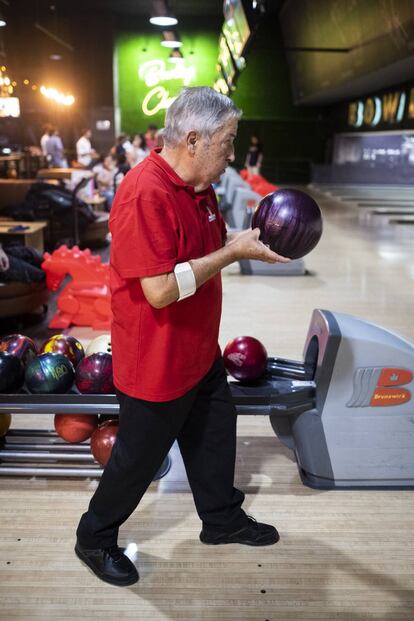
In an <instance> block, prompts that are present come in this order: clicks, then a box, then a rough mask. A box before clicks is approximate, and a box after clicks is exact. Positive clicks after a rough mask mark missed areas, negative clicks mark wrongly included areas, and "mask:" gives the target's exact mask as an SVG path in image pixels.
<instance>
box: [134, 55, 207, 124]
mask: <svg viewBox="0 0 414 621" xmlns="http://www.w3.org/2000/svg"><path fill="white" fill-rule="evenodd" d="M184 63H185V61H184V59H182V60H181V61H180V62H174V66H173V67H172V68H171V69H170V68H168V67H167V65H166V62H165V61H164V60H158V59H157V60H149V61H148V62H145V63H143V64H142V65H140V66H139V68H138V78H139V79H140V80H142V81H143V82H145V84H146V86H148V87H149V88H150V90H149V91H148V93H147V94H146V95H145V97H144V99H143V102H142V111H143V113H144V114H145V115H146V116H153V115H154V114H157V112H160V110H163V109H164V110H166V109H167V108H169V107H170V106H171V104H172V102H173V101H174V99H176V96H171V95H170V92H169V91H168V90H167V88H165V86H162V85H161V84H160V82H168V81H170V80H181V81H182V83H183V86H189V85H190V84H191V82H193V81H194V79H195V77H196V69H195V67H194V66H193V65H191V66H186V65H185V64H184Z"/></svg>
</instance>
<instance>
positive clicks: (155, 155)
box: [148, 147, 209, 197]
mask: <svg viewBox="0 0 414 621" xmlns="http://www.w3.org/2000/svg"><path fill="white" fill-rule="evenodd" d="M161 151H162V147H156V148H155V149H152V151H151V152H150V154H149V156H148V157H149V158H150V159H151V160H152V161H153V162H154V164H156V165H157V166H159V167H160V168H162V169H163V171H164V172H165V173H166V174H167V176H168V178H169V179H170V181H171V182H172V183H173V184H174V185H176V186H179V187H181V188H185V189H186V190H189V191H190V192H192V193H193V194H195V196H196V197H198V196H200V197H203V196H206V194H208V190H209V188H207V189H206V190H202V191H201V192H196V191H195V189H194V186H193V185H190V184H189V183H186V182H185V181H184V180H183V179H181V177H179V176H178V175H177V173H176V172H175V170H174V169H173V168H171V166H170V165H169V164H168V162H167V161H166V160H165V159H164V158H163V157H161V156H160V153H161Z"/></svg>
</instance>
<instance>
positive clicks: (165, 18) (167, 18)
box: [150, 0, 178, 26]
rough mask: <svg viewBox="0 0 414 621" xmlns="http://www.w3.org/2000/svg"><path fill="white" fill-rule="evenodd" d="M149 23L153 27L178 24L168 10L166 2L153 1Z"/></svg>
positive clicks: (164, 0) (163, 0)
mask: <svg viewBox="0 0 414 621" xmlns="http://www.w3.org/2000/svg"><path fill="white" fill-rule="evenodd" d="M150 22H151V24H154V25H155V26H175V25H176V24H178V20H177V19H176V18H175V17H174V16H173V15H172V14H171V11H170V10H169V9H168V2H166V0H153V2H152V11H151V17H150Z"/></svg>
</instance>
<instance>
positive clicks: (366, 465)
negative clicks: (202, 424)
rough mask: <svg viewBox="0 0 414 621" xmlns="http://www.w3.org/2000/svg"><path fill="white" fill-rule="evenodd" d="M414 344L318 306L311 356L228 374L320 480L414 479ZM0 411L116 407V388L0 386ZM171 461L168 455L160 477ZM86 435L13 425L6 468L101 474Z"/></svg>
mask: <svg viewBox="0 0 414 621" xmlns="http://www.w3.org/2000/svg"><path fill="white" fill-rule="evenodd" d="M413 371H414V344H413V343H411V342H409V341H407V340H405V339H403V338H401V337H399V336H398V335H396V334H394V333H392V332H390V331H388V330H385V329H384V328H381V327H379V326H376V325H374V324H372V323H369V322H367V321H363V320H361V319H357V318H355V317H352V316H350V315H345V314H340V313H334V312H330V311H326V310H319V309H317V310H315V311H314V312H313V315H312V318H311V321H310V325H309V330H308V335H307V338H306V341H305V346H304V355H303V361H292V360H285V359H281V358H269V359H268V364H267V371H266V375H265V377H264V378H263V379H261V380H260V381H258V382H255V383H252V384H242V383H240V382H230V388H231V391H232V395H233V400H234V403H235V405H236V408H237V410H238V413H239V415H264V416H269V419H270V424H271V426H272V429H273V431H274V432H275V434H276V436H277V437H278V438H279V440H280V441H281V442H282V443H283V444H285V445H286V446H287V447H288V448H289V449H291V450H292V451H293V453H294V456H295V459H296V462H297V466H298V470H299V473H300V476H301V479H302V481H303V483H304V484H305V485H308V486H310V487H313V488H317V489H358V488H362V489H364V488H365V489H367V488H383V489H396V488H397V489H401V488H413V487H414V407H413V403H412V400H411V399H412V390H413V388H414V385H413ZM0 412H9V413H12V414H17V415H18V414H45V413H50V414H56V413H58V414H60V413H68V414H69V413H76V414H85V415H88V414H97V413H99V414H110V415H113V416H117V414H118V403H117V401H116V397H115V396H114V395H81V394H77V393H74V392H73V393H68V394H65V395H33V394H27V393H24V392H21V393H19V394H16V395H7V394H1V395H0ZM169 467H170V462H169V458H168V459H166V461H165V462H164V464H162V466H161V468H160V471H159V473H158V474H157V477H156V478H160V477H161V476H164V474H166V472H168V469H169ZM101 472H102V469H101V468H100V467H98V466H97V465H96V464H95V463H94V460H93V457H92V455H91V454H90V451H89V445H88V443H87V442H86V443H82V444H79V445H71V444H67V443H64V442H63V441H62V440H61V439H60V438H59V437H58V436H57V435H56V434H55V433H54V432H41V431H37V432H36V431H24V430H11V431H9V433H8V434H7V435H6V436H5V438H3V439H2V440H1V441H0V475H2V474H3V475H8V476H10V475H26V476H27V475H32V476H37V475H45V476H82V477H93V476H99V475H100V474H101Z"/></svg>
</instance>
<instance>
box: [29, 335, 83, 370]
mask: <svg viewBox="0 0 414 621" xmlns="http://www.w3.org/2000/svg"><path fill="white" fill-rule="evenodd" d="M40 352H41V353H54V354H62V355H63V356H66V357H67V358H69V360H70V361H71V363H72V364H73V366H74V367H75V369H76V367H77V366H78V364H79V362H80V361H81V360H82V358H83V357H84V356H85V350H84V349H83V345H82V343H81V342H80V341H78V339H75V337H74V336H70V335H66V334H55V335H54V336H52V337H51V338H50V339H48V340H47V341H45V342H44V343H43V345H42V347H41V349H40Z"/></svg>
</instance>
